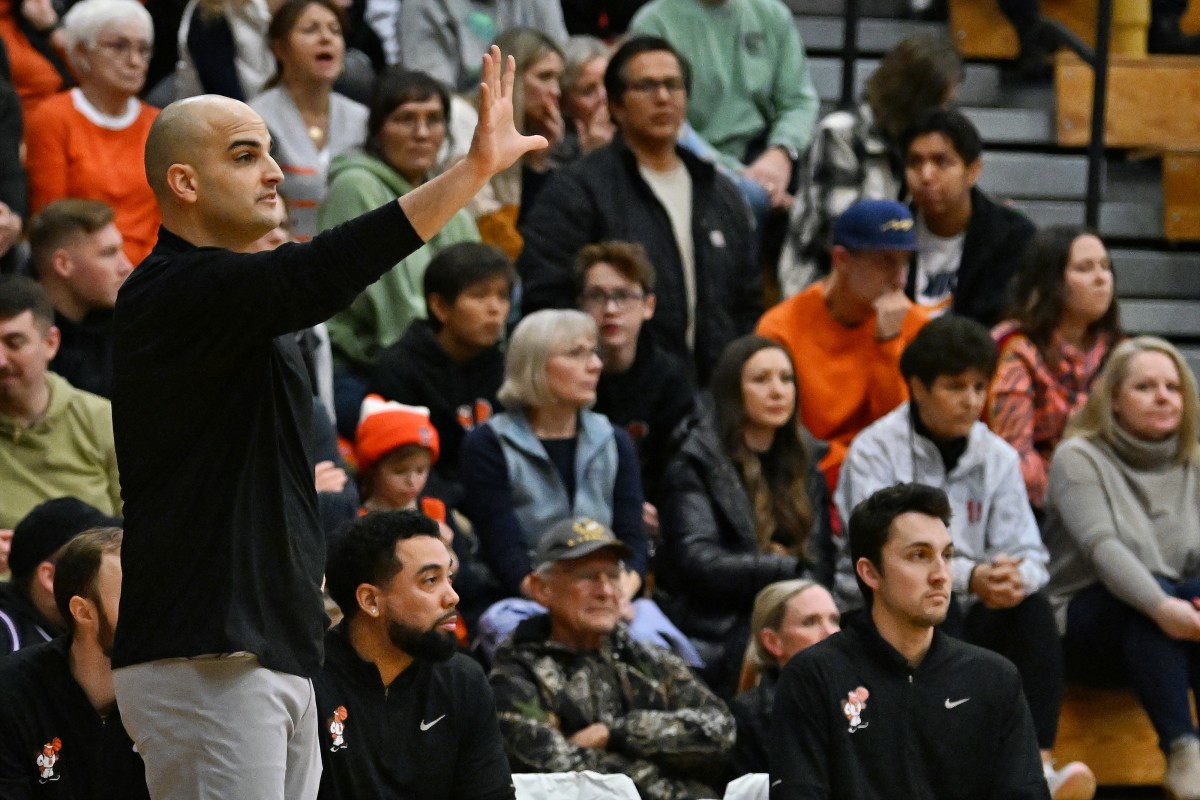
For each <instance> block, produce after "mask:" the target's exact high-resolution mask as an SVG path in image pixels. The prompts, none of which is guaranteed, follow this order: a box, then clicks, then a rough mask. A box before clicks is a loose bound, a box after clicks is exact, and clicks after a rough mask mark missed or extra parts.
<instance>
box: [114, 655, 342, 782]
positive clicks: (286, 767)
mask: <svg viewBox="0 0 1200 800" xmlns="http://www.w3.org/2000/svg"><path fill="white" fill-rule="evenodd" d="M113 685H114V687H115V689H116V694H117V704H118V706H119V707H120V709H121V720H122V721H123V722H124V724H125V728H126V730H128V731H129V735H130V737H131V738H132V739H133V741H134V743H135V745H136V747H137V751H138V752H139V753H140V754H141V756H142V760H143V761H145V763H146V783H147V785H148V786H149V788H150V796H151V797H152V798H154V800H234V799H235V798H236V800H313V798H315V797H316V796H317V789H318V787H319V785H320V778H321V756H320V753H319V751H318V749H317V748H318V741H317V706H316V696H315V694H314V692H313V686H312V681H310V680H308V679H307V678H301V677H298V676H296V675H288V674H285V673H282V672H275V671H273V670H269V669H265V668H263V667H261V666H260V665H259V663H258V659H257V658H255V657H254V656H252V655H240V654H239V655H236V656H230V657H202V658H192V659H165V660H162V661H152V662H150V663H146V664H137V665H134V666H132V667H122V668H121V669H118V670H116V671H114V672H113Z"/></svg>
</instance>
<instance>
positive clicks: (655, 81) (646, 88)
mask: <svg viewBox="0 0 1200 800" xmlns="http://www.w3.org/2000/svg"><path fill="white" fill-rule="evenodd" d="M625 88H626V89H628V90H629V91H631V92H638V93H639V94H657V93H658V90H659V89H666V90H667V92H668V93H670V94H675V93H676V92H682V91H683V89H684V85H683V78H638V79H637V80H636V81H630V82H629V84H628V85H627V86H626V87H625Z"/></svg>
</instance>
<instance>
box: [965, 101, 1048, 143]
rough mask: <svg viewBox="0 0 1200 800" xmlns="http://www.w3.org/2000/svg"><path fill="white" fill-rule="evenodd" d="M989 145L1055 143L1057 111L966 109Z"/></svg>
mask: <svg viewBox="0 0 1200 800" xmlns="http://www.w3.org/2000/svg"><path fill="white" fill-rule="evenodd" d="M962 111H963V113H964V114H966V115H967V118H968V119H970V120H971V121H972V122H974V123H975V127H977V128H979V135H980V136H982V137H983V142H984V144H985V145H988V146H991V145H1036V146H1040V147H1050V146H1052V145H1053V144H1054V114H1053V112H1052V111H1050V110H1047V109H1042V108H969V107H968V108H963V109H962Z"/></svg>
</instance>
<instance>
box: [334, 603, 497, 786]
mask: <svg viewBox="0 0 1200 800" xmlns="http://www.w3.org/2000/svg"><path fill="white" fill-rule="evenodd" d="M313 685H314V687H315V688H316V692H317V711H318V713H319V716H318V718H317V725H318V737H319V738H318V741H319V746H320V749H321V764H322V766H323V768H324V770H323V772H322V774H321V790H320V793H319V795H318V798H319V800H358V799H359V798H372V800H401V798H403V800H512V798H513V797H514V790H513V785H512V775H511V773H510V771H509V767H508V758H507V757H506V756H505V754H504V740H503V739H502V738H501V736H500V727H499V723H498V722H497V720H496V701H495V699H494V698H493V697H492V689H491V687H490V686H489V685H488V682H487V678H486V677H485V676H484V674H483V669H482V668H481V667H480V666H479V664H478V663H476V662H475V661H474V660H473V659H472V658H471V657H470V656H467V655H464V654H462V653H455V654H454V655H453V656H452V657H451V658H450V659H449V660H448V661H441V662H436V663H435V662H431V661H424V660H421V659H417V660H415V661H413V663H412V664H411V665H409V667H408V669H406V670H404V671H403V672H401V673H400V674H399V675H398V676H397V677H396V679H395V680H394V681H392V682H391V684H389V685H388V686H384V685H383V681H382V679H381V678H380V676H379V670H378V668H377V667H376V666H375V665H374V664H373V663H371V662H370V661H365V660H363V659H362V658H361V657H360V656H359V655H358V653H357V652H356V651H355V650H354V647H353V646H352V645H351V643H350V637H349V632H348V629H347V626H346V624H345V623H343V624H342V625H340V626H338V627H337V628H335V629H334V630H332V631H330V632H329V633H328V634H327V635H326V637H325V666H324V668H323V669H322V670H321V674H320V675H318V676H317V678H316V679H315V680H314V681H313ZM339 709H341V712H340V713H339ZM335 723H337V726H335ZM339 738H340V739H341V741H337V740H338V739H339Z"/></svg>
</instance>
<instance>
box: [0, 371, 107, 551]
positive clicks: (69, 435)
mask: <svg viewBox="0 0 1200 800" xmlns="http://www.w3.org/2000/svg"><path fill="white" fill-rule="evenodd" d="M46 380H47V381H48V382H49V384H50V405H49V406H48V407H47V408H46V413H45V414H44V415H43V416H42V418H41V419H39V420H38V421H37V422H35V423H33V424H32V425H30V426H29V427H25V426H24V425H22V424H21V423H19V422H17V421H16V420H14V419H12V418H11V417H8V416H6V415H4V414H2V413H0V476H3V477H2V478H0V486H3V489H2V490H0V529H4V528H12V527H13V526H15V525H16V524H17V522H19V521H20V520H21V519H22V518H23V517H24V516H25V515H26V514H27V513H29V511H30V510H32V509H33V507H34V506H36V505H39V504H41V503H42V502H44V501H46V500H52V499H54V498H56V497H78V498H79V499H80V500H82V501H83V502H85V503H88V504H89V505H92V506H95V507H96V508H98V509H100V510H101V511H103V512H104V513H105V514H109V515H111V516H120V515H121V484H120V481H119V480H118V477H117V453H116V447H115V445H114V444H113V428H112V405H111V404H110V403H109V402H108V401H107V400H105V399H104V398H103V397H99V396H97V395H94V394H89V393H88V392H85V391H82V390H81V389H76V388H75V387H74V386H72V385H71V384H69V383H67V380H66V378H62V377H59V376H58V375H55V374H54V373H53V372H48V373H46Z"/></svg>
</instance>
